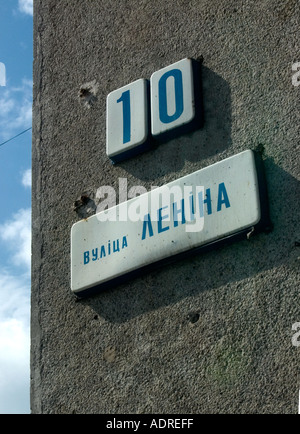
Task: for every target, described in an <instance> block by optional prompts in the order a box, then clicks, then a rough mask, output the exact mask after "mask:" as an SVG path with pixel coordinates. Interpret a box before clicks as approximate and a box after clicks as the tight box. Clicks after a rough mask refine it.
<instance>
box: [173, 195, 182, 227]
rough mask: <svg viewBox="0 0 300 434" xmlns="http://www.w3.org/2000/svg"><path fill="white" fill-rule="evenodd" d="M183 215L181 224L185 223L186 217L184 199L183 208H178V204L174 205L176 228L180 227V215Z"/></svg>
mask: <svg viewBox="0 0 300 434" xmlns="http://www.w3.org/2000/svg"><path fill="white" fill-rule="evenodd" d="M179 214H181V223H182V224H184V223H185V215H184V199H182V200H181V208H179V209H178V208H177V203H176V202H174V203H173V215H174V227H175V228H176V227H177V226H178V215H179Z"/></svg>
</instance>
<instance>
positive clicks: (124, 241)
mask: <svg viewBox="0 0 300 434" xmlns="http://www.w3.org/2000/svg"><path fill="white" fill-rule="evenodd" d="M125 247H128V244H127V237H123V241H122V249H124V248H125Z"/></svg>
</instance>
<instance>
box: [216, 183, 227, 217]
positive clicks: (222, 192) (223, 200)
mask: <svg viewBox="0 0 300 434" xmlns="http://www.w3.org/2000/svg"><path fill="white" fill-rule="evenodd" d="M223 204H224V205H225V206H226V208H229V207H230V202H229V199H228V195H227V191H226V187H225V184H224V182H222V183H221V184H220V185H219V193H218V206H217V211H221V208H222V205H223Z"/></svg>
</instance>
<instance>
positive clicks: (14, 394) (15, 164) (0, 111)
mask: <svg viewBox="0 0 300 434" xmlns="http://www.w3.org/2000/svg"><path fill="white" fill-rule="evenodd" d="M32 3H33V0H1V3H0V62H1V63H2V64H4V65H5V78H6V80H5V84H6V85H5V86H0V144H1V143H3V142H4V141H6V140H8V139H10V138H11V137H13V136H15V135H17V134H19V133H20V132H22V131H24V130H25V129H27V128H29V127H31V112H32V61H33V59H32V50H33V49H32V45H33V35H32V27H33V23H32ZM0 83H1V81H0ZM2 84H3V83H2ZM0 192H1V206H0V210H1V213H0V414H6V413H8V414H20V413H25V414H26V413H30V401H29V381H30V371H29V352H30V337H29V333H30V255H31V253H30V244H31V130H30V131H28V132H26V133H24V134H22V135H21V136H19V137H17V138H15V139H14V140H12V141H10V142H9V143H7V144H5V145H3V146H0Z"/></svg>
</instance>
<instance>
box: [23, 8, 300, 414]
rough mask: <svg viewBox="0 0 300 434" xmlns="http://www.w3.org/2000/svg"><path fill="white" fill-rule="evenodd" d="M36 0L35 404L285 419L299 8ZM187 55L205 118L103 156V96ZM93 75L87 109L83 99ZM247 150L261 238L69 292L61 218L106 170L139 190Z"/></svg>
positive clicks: (294, 310)
mask: <svg viewBox="0 0 300 434" xmlns="http://www.w3.org/2000/svg"><path fill="white" fill-rule="evenodd" d="M34 7H35V8H34V22H35V24H34V26H35V62H34V119H33V132H34V133H33V267H32V361H31V365H32V412H33V413H44V414H45V413H180V412H183V413H296V412H297V407H298V390H299V384H300V378H299V377H300V376H299V367H300V357H299V355H300V349H298V348H296V347H294V346H292V341H291V339H292V335H293V333H294V332H293V331H292V324H293V323H295V322H297V321H300V305H299V247H297V246H296V244H295V242H297V241H300V234H299V217H300V214H299V198H300V197H299V137H300V126H299V91H300V87H299V88H296V87H294V86H292V69H291V67H292V64H293V63H294V62H297V61H300V59H299V46H300V41H299V39H300V35H299V24H300V20H299V18H300V14H299V3H298V2H297V0H282V1H274V0H261V1H259V2H258V1H256V0H243V1H241V0H189V1H188V0H176V1H175V0H165V1H163V2H161V1H158V0H127V1H125V0H122V1H119V0H118V1H116V0H110V1H107V0H98V1H87V0H35V1H34ZM199 56H203V59H204V62H203V86H204V107H205V125H204V128H203V129H202V130H200V131H197V132H195V133H193V134H189V135H187V136H183V137H180V138H177V139H174V140H172V141H170V142H168V143H166V144H163V145H161V146H159V147H157V148H156V149H155V150H153V151H150V152H148V153H145V154H143V155H140V156H138V157H136V158H134V159H132V160H129V161H126V162H124V163H122V164H120V165H118V166H114V167H113V166H112V165H111V164H110V162H109V161H108V159H107V157H106V153H105V128H106V126H105V109H106V96H107V94H108V93H109V92H110V91H112V90H115V89H117V88H119V87H121V86H124V85H125V84H128V83H130V82H132V81H134V80H136V79H138V78H142V77H144V78H150V76H151V74H152V73H153V72H154V71H156V70H158V69H160V68H162V67H164V66H167V65H169V64H171V63H173V62H175V61H177V60H180V59H182V58H185V57H193V58H198V57H199ZM297 56H298V57H297ZM94 80H95V82H94V85H95V86H96V89H97V90H96V99H95V100H94V101H93V102H94V104H93V105H92V106H91V107H90V108H88V107H87V106H88V103H87V101H86V100H85V98H80V97H79V93H80V89H81V87H82V86H83V85H84V84H86V83H91V82H93V81H94ZM257 147H259V148H260V150H261V151H262V152H263V157H264V161H265V167H266V175H267V182H268V188H269V197H270V212H271V218H272V222H273V224H274V230H273V232H272V233H269V234H259V235H257V236H256V237H253V238H252V239H250V241H246V240H245V241H241V242H238V243H235V244H232V245H231V246H228V247H224V248H221V249H219V250H217V251H213V252H211V253H208V254H205V255H201V256H196V257H193V258H192V259H188V260H183V261H179V262H176V263H174V264H173V265H170V266H168V267H165V268H163V269H160V270H159V271H157V272H152V273H148V274H146V275H144V276H142V277H140V278H137V279H135V280H133V281H131V282H129V283H128V284H124V285H122V286H119V287H116V288H115V289H113V290H110V291H107V292H104V293H102V294H100V295H98V296H96V297H94V298H91V299H87V300H84V301H80V302H76V301H75V298H74V296H73V295H72V294H71V292H70V289H69V288H70V229H71V226H72V224H73V223H74V222H76V221H78V219H79V218H80V216H79V215H78V214H77V213H76V212H74V210H73V207H74V202H75V201H78V200H79V198H80V196H81V195H82V194H84V193H87V192H88V194H89V195H91V197H94V195H95V193H96V190H97V189H98V188H99V187H100V186H102V185H111V186H114V187H117V186H118V179H119V178H128V188H130V187H132V186H133V185H144V186H145V187H147V189H149V188H150V186H151V185H163V184H164V183H167V182H170V181H172V180H174V179H176V178H179V177H181V176H183V175H185V174H188V173H191V172H193V171H195V170H197V169H200V168H202V167H205V166H207V165H210V164H212V163H214V162H216V161H219V160H221V159H223V158H226V157H228V156H231V155H234V154H236V153H238V152H240V151H242V150H245V149H249V148H250V149H255V148H257ZM91 209H92V207H91ZM92 211H93V209H92ZM81 217H82V215H81Z"/></svg>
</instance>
